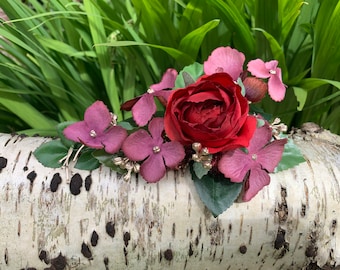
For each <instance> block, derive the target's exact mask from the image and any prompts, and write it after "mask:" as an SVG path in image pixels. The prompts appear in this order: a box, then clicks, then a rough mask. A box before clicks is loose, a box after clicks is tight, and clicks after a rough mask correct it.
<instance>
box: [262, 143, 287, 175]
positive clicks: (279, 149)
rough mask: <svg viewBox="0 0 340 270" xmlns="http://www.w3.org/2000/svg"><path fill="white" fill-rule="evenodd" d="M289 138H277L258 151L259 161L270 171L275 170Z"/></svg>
mask: <svg viewBox="0 0 340 270" xmlns="http://www.w3.org/2000/svg"><path fill="white" fill-rule="evenodd" d="M286 143H287V139H282V140H276V141H273V142H271V143H270V144H268V145H266V146H265V147H264V148H263V149H261V150H260V151H259V152H258V153H257V162H258V163H259V164H261V166H262V168H264V169H266V170H267V171H268V172H273V171H274V169H275V167H276V166H277V165H278V164H279V162H280V160H281V158H282V153H283V150H284V146H285V144H286Z"/></svg>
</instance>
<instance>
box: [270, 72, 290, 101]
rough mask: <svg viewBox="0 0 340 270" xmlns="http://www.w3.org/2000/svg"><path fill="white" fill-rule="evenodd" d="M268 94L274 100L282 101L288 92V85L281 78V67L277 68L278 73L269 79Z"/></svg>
mask: <svg viewBox="0 0 340 270" xmlns="http://www.w3.org/2000/svg"><path fill="white" fill-rule="evenodd" d="M268 94H269V95H270V97H271V98H272V99H273V100H274V101H282V100H283V99H284V97H285V94H286V86H285V85H284V83H283V82H282V79H281V69H280V68H277V69H276V74H275V75H272V76H271V77H270V78H269V80H268Z"/></svg>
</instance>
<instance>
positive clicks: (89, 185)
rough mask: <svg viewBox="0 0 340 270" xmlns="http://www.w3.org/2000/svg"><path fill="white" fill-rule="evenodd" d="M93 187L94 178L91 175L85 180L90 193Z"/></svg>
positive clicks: (86, 188)
mask: <svg viewBox="0 0 340 270" xmlns="http://www.w3.org/2000/svg"><path fill="white" fill-rule="evenodd" d="M91 185H92V177H91V175H88V176H86V178H85V190H86V191H89V190H90V188H91Z"/></svg>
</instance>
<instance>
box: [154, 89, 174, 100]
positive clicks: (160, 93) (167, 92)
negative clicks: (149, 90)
mask: <svg viewBox="0 0 340 270" xmlns="http://www.w3.org/2000/svg"><path fill="white" fill-rule="evenodd" d="M171 93H172V90H159V91H157V92H155V93H153V95H154V96H157V97H162V98H164V99H165V100H166V101H168V98H169V96H170V95H171Z"/></svg>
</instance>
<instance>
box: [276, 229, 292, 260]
mask: <svg viewBox="0 0 340 270" xmlns="http://www.w3.org/2000/svg"><path fill="white" fill-rule="evenodd" d="M285 237H286V231H285V230H284V229H282V228H281V227H279V229H278V231H277V235H276V239H275V242H274V248H275V249H277V250H279V249H281V253H280V254H279V259H280V258H282V257H283V256H284V255H285V254H286V253H287V251H289V243H288V242H286V238H285Z"/></svg>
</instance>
